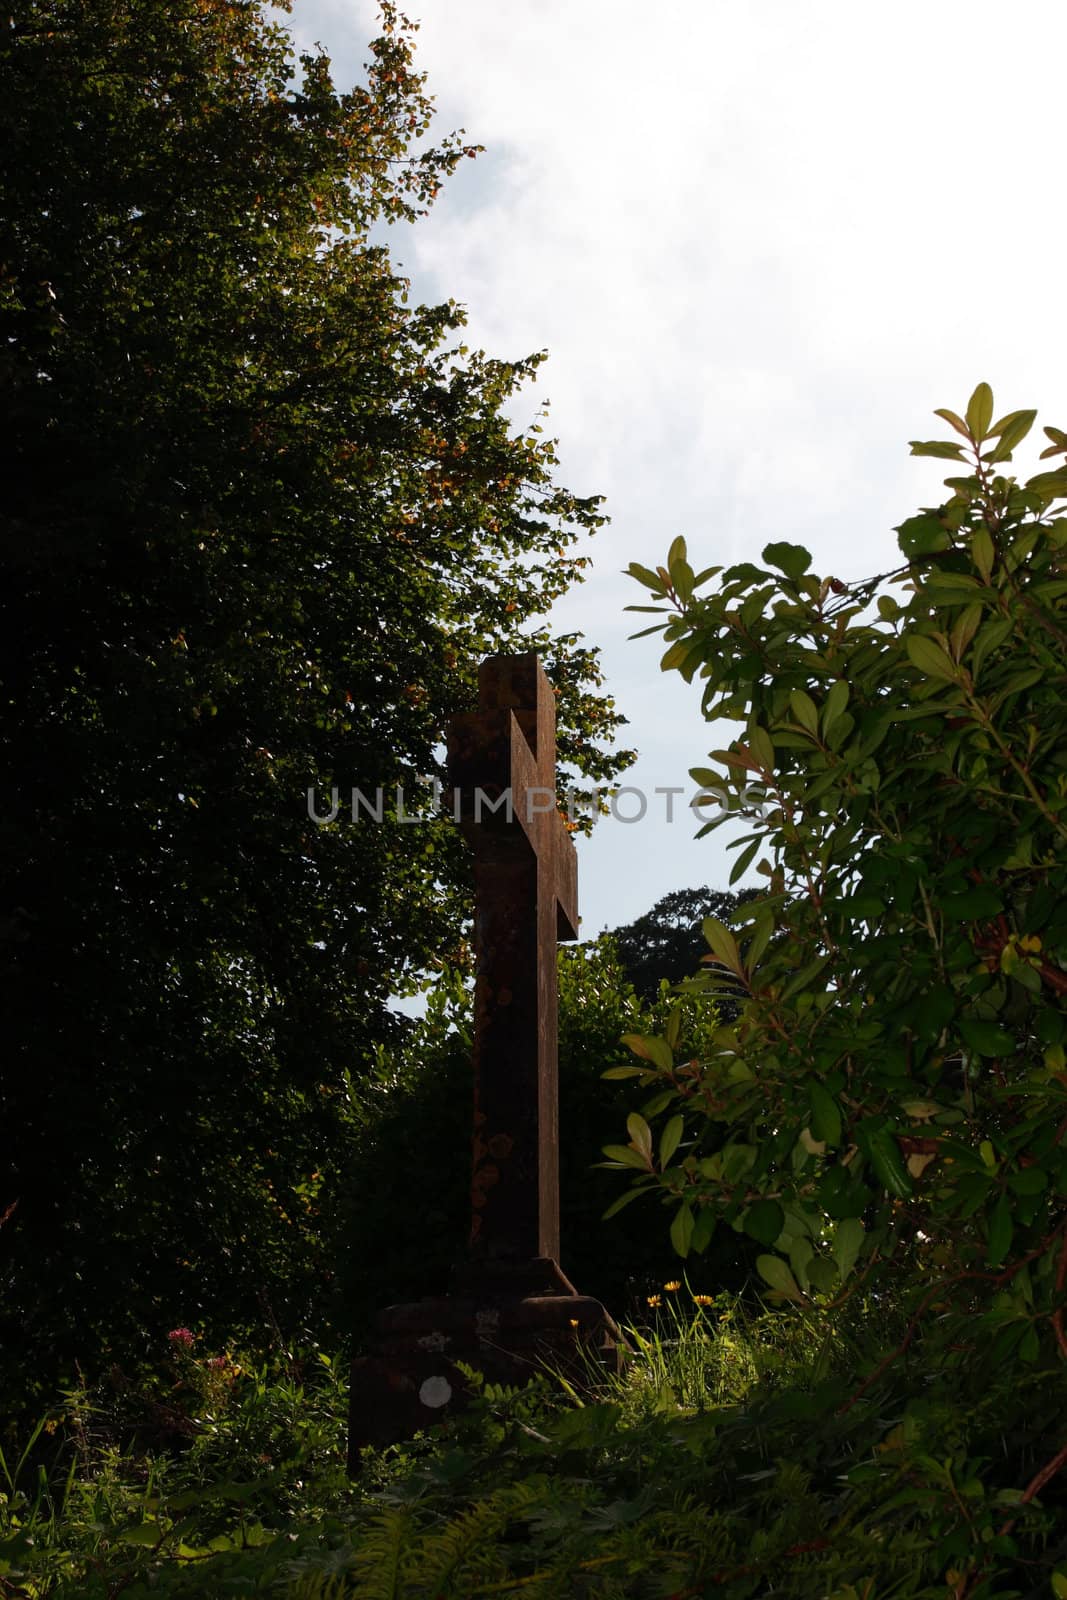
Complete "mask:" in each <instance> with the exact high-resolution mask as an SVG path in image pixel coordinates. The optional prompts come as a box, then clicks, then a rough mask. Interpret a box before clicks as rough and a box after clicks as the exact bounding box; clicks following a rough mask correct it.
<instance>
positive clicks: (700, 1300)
mask: <svg viewBox="0 0 1067 1600" xmlns="http://www.w3.org/2000/svg"><path fill="white" fill-rule="evenodd" d="M693 1299H694V1300H695V1301H696V1304H697V1305H698V1306H710V1305H711V1303H712V1297H711V1295H710V1294H695V1295H694V1296H693Z"/></svg>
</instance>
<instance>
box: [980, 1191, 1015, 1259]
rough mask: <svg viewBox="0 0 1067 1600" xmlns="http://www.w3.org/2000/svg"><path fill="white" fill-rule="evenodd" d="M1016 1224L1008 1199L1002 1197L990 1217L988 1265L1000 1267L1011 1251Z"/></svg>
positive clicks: (987, 1251)
mask: <svg viewBox="0 0 1067 1600" xmlns="http://www.w3.org/2000/svg"><path fill="white" fill-rule="evenodd" d="M1013 1232H1014V1223H1013V1220H1012V1214H1011V1206H1010V1204H1009V1203H1008V1200H1007V1197H1006V1196H1005V1195H1001V1196H1000V1198H999V1199H998V1201H997V1203H996V1205H995V1206H994V1207H993V1210H992V1211H991V1212H990V1215H989V1235H988V1240H987V1246H986V1264H987V1266H990V1267H999V1266H1000V1264H1001V1262H1002V1261H1003V1260H1004V1259H1005V1257H1006V1256H1007V1254H1008V1251H1009V1250H1010V1249H1011V1240H1012V1234H1013Z"/></svg>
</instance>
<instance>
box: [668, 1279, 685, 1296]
mask: <svg viewBox="0 0 1067 1600" xmlns="http://www.w3.org/2000/svg"><path fill="white" fill-rule="evenodd" d="M663 1287H664V1288H665V1289H666V1291H667V1293H668V1294H677V1292H678V1290H679V1289H680V1288H681V1287H682V1286H681V1284H680V1283H679V1281H678V1279H677V1278H672V1279H671V1281H670V1283H665V1284H664V1285H663Z"/></svg>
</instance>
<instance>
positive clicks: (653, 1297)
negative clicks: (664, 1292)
mask: <svg viewBox="0 0 1067 1600" xmlns="http://www.w3.org/2000/svg"><path fill="white" fill-rule="evenodd" d="M648 1304H649V1305H650V1306H658V1305H659V1304H660V1297H659V1295H658V1294H650V1295H649V1296H648Z"/></svg>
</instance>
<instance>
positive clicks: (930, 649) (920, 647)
mask: <svg viewBox="0 0 1067 1600" xmlns="http://www.w3.org/2000/svg"><path fill="white" fill-rule="evenodd" d="M904 648H905V650H906V651H907V652H908V659H909V660H910V661H911V663H912V666H915V667H918V669H919V671H920V672H921V673H924V674H925V676H926V677H928V678H948V679H950V680H954V679H956V678H958V677H959V668H958V667H957V666H956V664H955V662H954V661H953V660H952V658H951V657H950V656H949V655H948V653H947V652H946V651H944V650H943V649H942V648H941V646H940V645H939V644H935V643H934V641H933V640H932V639H928V638H927V637H926V635H925V634H922V633H918V634H909V635H908V637H907V638H906V639H905V640H904Z"/></svg>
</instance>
